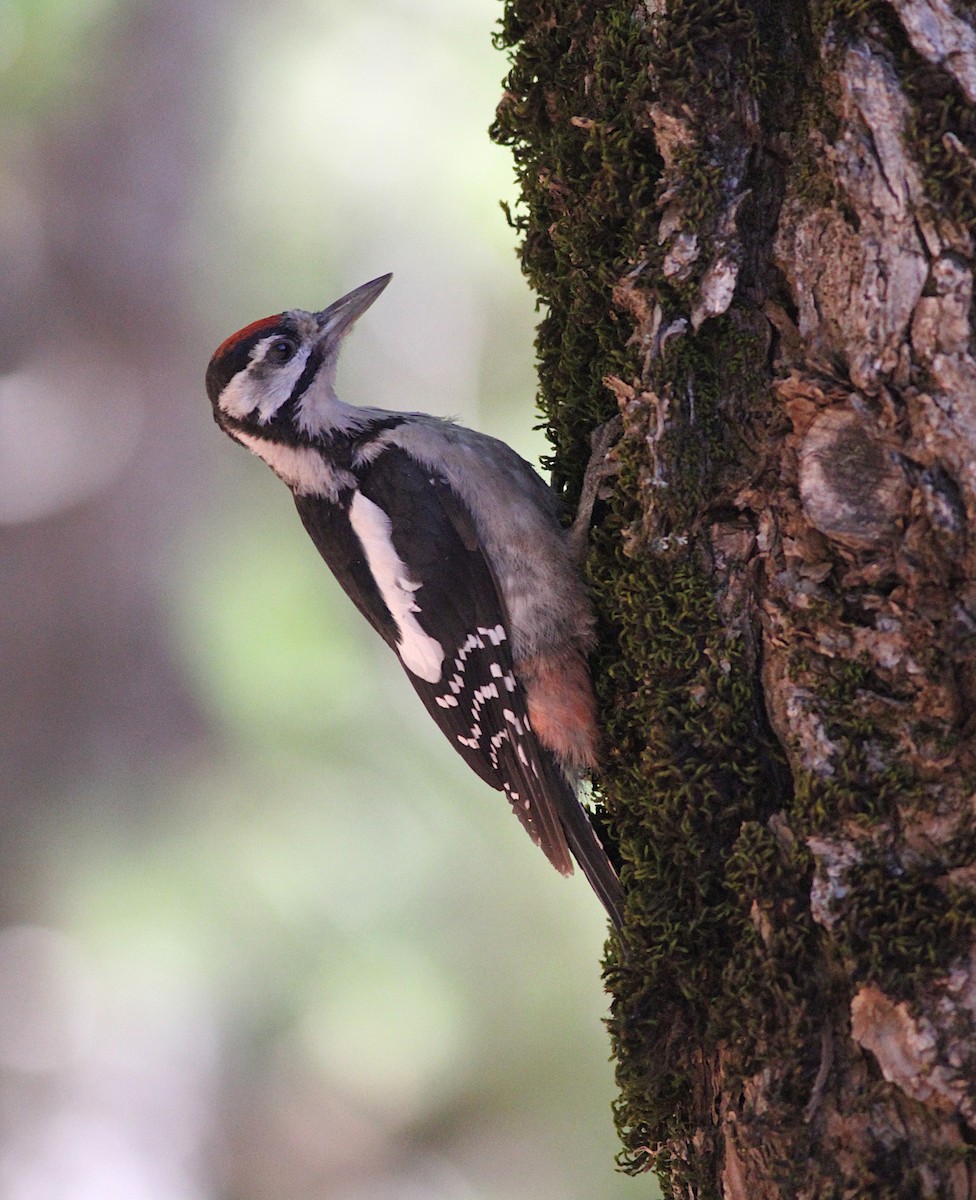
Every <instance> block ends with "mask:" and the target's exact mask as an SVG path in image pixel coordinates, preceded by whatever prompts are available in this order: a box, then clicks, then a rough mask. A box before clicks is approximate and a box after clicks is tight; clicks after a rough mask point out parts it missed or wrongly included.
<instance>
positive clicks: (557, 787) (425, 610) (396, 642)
mask: <svg viewBox="0 0 976 1200" xmlns="http://www.w3.org/2000/svg"><path fill="white" fill-rule="evenodd" d="M295 502H296V505H297V507H298V511H299V514H300V516H301V518H302V521H303V523H304V525H305V527H306V529H307V530H308V532H309V534H310V536H311V537H312V540H313V541H314V542H315V544H316V546H317V547H318V549H319V552H320V553H321V554H322V556H323V557H324V558H325V560H326V562H327V563H328V564H329V566H330V567H331V568H332V571H333V573H334V574H335V575H336V577H337V579H338V580H339V583H340V584H341V585H342V587H343V588H344V589H345V591H346V592H347V593H348V594H349V596H350V598H351V599H352V600H353V602H354V603H355V604H356V605H357V607H358V608H359V609H360V611H361V612H362V613H363V614H364V615H365V616H366V618H367V620H369V622H370V623H371V624H372V625H373V627H374V628H375V629H376V630H377V632H378V633H380V635H381V636H382V637H383V638H384V639H385V640H386V641H387V642H388V643H389V644H390V645H391V646H392V647H393V649H394V650H395V651H396V653H397V655H398V657H399V658H400V660H401V662H402V663H403V666H404V668H405V670H406V672H407V675H408V677H409V679H410V682H411V683H412V685H413V687H414V688H415V690H416V691H417V693H418V694H419V696H420V698H421V700H423V702H424V705H425V706H426V708H427V710H428V712H429V713H430V714H431V716H432V717H433V718H434V720H435V721H436V722H437V724H438V726H439V727H440V728H441V730H442V731H443V732H444V734H445V736H446V737H447V738H448V740H449V741H450V742H451V744H452V745H453V746H454V748H455V750H457V752H458V753H459V754H460V755H461V756H462V757H463V758H464V760H465V761H466V762H467V763H468V765H469V766H470V767H471V768H472V769H473V770H474V771H475V772H476V773H477V774H478V775H479V776H480V777H481V778H482V779H483V780H485V782H486V783H489V784H490V785H491V786H492V787H494V788H497V789H498V790H500V791H504V792H505V794H506V795H507V796H508V799H509V802H510V803H511V805H512V808H513V809H514V811H515V813H516V815H517V816H518V818H519V820H520V821H521V823H522V825H523V826H524V827H525V829H526V830H527V831H528V833H529V834H530V836H531V837H532V839H533V840H534V841H535V842H536V843H537V844H538V845H539V846H540V847H541V848H542V850H543V851H544V853H545V854H546V856H547V857H548V858H549V860H550V862H551V863H552V864H553V866H555V867H556V868H557V870H559V871H561V872H562V873H563V874H569V873H571V871H572V869H573V867H572V858H571V856H570V852H569V847H568V844H567V839H566V834H565V833H564V831H563V825H564V821H568V823H569V825H570V827H572V826H573V825H574V822H573V821H572V820H570V819H569V817H568V812H569V811H570V806H571V809H578V808H579V801H578V799H577V797H576V795H575V791H574V789H573V788H572V787H571V786H570V785H569V783H568V782H567V781H566V779H565V778H564V777H563V775H562V772H561V771H560V770H559V768H558V767H557V765H556V763H555V761H554V759H553V757H552V755H551V753H550V752H549V751H548V750H547V749H546V748H545V747H544V746H542V745H541V744H540V743H539V741H538V740H537V738H536V737H535V735H534V733H533V731H532V728H531V725H530V723H529V718H528V713H527V710H526V698H525V693H524V690H523V688H522V685H521V683H520V682H519V680H518V678H517V677H516V675H515V672H514V669H513V660H512V649H511V643H510V640H509V632H508V622H507V614H506V612H505V607H504V604H503V601H502V599H501V596H500V595H499V592H498V589H497V587H496V584H495V580H494V578H493V576H492V572H491V569H490V566H489V564H488V562H487V560H486V558H485V555H484V553H483V551H482V550H481V548H480V545H479V540H478V537H477V533H476V530H475V527H474V522H473V520H472V518H471V515H470V513H468V512H467V510H466V509H465V507H464V505H463V504H462V503H461V501H460V500H459V499H458V498H457V496H456V494H455V493H454V492H453V490H452V489H451V487H450V486H449V485H448V483H447V482H446V481H445V480H444V479H443V478H442V477H440V476H439V475H438V473H437V472H436V471H433V470H429V469H426V468H425V467H423V466H421V465H420V464H418V463H417V462H416V461H415V460H414V459H412V458H411V457H410V456H409V455H408V454H407V453H406V452H405V451H403V450H401V449H399V448H398V447H395V446H394V447H391V448H389V449H387V450H385V451H384V452H383V453H382V454H381V455H379V456H378V457H377V458H376V459H375V460H374V461H373V462H372V463H371V464H369V466H368V467H366V468H365V469H364V470H363V473H362V475H361V476H360V481H359V495H358V496H355V497H354V498H353V500H352V503H351V504H350V506H349V508H348V510H346V511H345V512H343V511H342V510H341V509H339V508H338V507H337V506H335V505H329V504H326V503H324V502H322V501H319V500H316V499H315V498H313V497H301V496H296V499H295ZM384 539H385V544H384ZM401 569H402V570H401ZM398 572H399V575H400V578H399V579H398V578H397V575H398ZM377 580H379V581H380V582H379V585H378V583H377ZM561 814H562V815H561Z"/></svg>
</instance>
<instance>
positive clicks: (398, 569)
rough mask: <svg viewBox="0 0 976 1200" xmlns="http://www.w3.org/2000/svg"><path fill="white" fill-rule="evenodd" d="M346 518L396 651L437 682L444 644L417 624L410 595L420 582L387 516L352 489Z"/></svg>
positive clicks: (408, 664)
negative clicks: (388, 619) (386, 613)
mask: <svg viewBox="0 0 976 1200" xmlns="http://www.w3.org/2000/svg"><path fill="white" fill-rule="evenodd" d="M349 521H350V523H351V525H352V528H353V532H354V533H355V534H356V537H358V538H359V541H360V544H361V545H362V548H363V551H364V553H365V555H366V561H367V562H368V563H369V569H370V571H371V572H372V575H373V578H374V579H375V580H376V586H377V587H378V588H379V592H380V595H381V596H382V597H383V603H384V604H385V605H386V607H387V608H388V609H389V610H390V615H391V616H392V617H393V620H394V621H395V622H396V627H397V634H398V636H397V652H398V653H399V655H400V659H401V661H402V662H403V665H404V666H405V667H406V668H407V670H408V671H411V672H412V673H413V674H414V675H416V676H418V677H419V678H420V679H425V680H426V681H427V682H428V683H438V682H439V681H440V678H441V668H442V666H443V664H444V648H443V647H442V646H441V644H440V642H438V641H437V640H436V638H432V637H431V636H430V635H429V634H427V633H425V632H424V631H423V629H422V628H421V627H420V623H419V622H418V621H417V618H416V617H415V616H414V613H418V612H420V606H419V605H418V604H417V601H416V599H415V597H414V592H416V591H417V590H418V589H419V588H420V587H421V586H422V585H421V584H419V583H414V582H413V580H412V579H411V578H410V574H409V572H408V571H407V567H406V564H405V563H404V562H403V560H402V559H401V558H400V556H399V554H397V552H396V549H395V547H394V545H393V537H392V533H393V525H392V523H391V521H390V518H389V517H388V516H387V515H386V513H385V512H384V511H383V510H382V509H381V508H380V507H379V505H378V504H374V503H373V501H372V500H369V499H367V498H366V497H365V496H364V495H363V494H362V492H356V493H355V494H354V496H353V499H352V504H350V506H349Z"/></svg>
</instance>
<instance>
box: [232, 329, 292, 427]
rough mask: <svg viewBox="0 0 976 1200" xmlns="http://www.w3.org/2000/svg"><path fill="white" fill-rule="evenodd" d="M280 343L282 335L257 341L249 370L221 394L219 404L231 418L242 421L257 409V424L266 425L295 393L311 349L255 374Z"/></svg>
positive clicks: (240, 373)
mask: <svg viewBox="0 0 976 1200" xmlns="http://www.w3.org/2000/svg"><path fill="white" fill-rule="evenodd" d="M278 341H281V336H280V335H277V336H274V337H267V338H263V339H262V340H261V341H260V342H258V344H257V345H256V346H255V347H254V349H253V350H252V351H251V361H250V363H249V364H248V366H247V369H246V370H244V371H239V372H238V373H237V375H235V376H234V378H233V379H232V380H231V381H230V383H229V384H228V385H227V386H226V387H225V388H224V390H223V391H222V392H221V393H220V399H219V400H218V402H217V403H218V404H219V405H220V408H221V409H222V410H223V411H224V412H225V413H227V415H228V416H229V417H236V418H237V420H238V421H243V420H244V418H245V417H248V416H250V414H251V413H253V412H254V411H255V410H257V414H258V421H259V422H260V423H261V424H262V425H267V423H268V422H269V421H270V420H272V418H273V417H274V415H275V413H276V412H277V411H278V409H279V408H281V406H282V405H283V404H285V403H286V402H287V400H288V397H289V396H290V395H291V394H292V392H293V391H294V390H295V384H296V383H298V381H299V379H301V377H302V372H303V371H304V370H305V364H306V363H307V362H308V356H309V354H310V353H311V347H310V346H301V347H299V350H298V353H297V354H296V355H295V357H294V358H293V359H290V360H289V361H288V362H286V363H282V365H281V366H280V367H275V368H274V370H273V371H271V372H268V371H267V369H265V371H264V372H262V373H261V374H260V375H255V372H254V368H255V367H256V366H259V365H260V364H261V363H262V362H263V361H264V356H265V354H267V352H268V347H269V346H271V345H272V344H273V343H274V342H278Z"/></svg>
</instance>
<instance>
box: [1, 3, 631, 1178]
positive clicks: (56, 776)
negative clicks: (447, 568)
mask: <svg viewBox="0 0 976 1200" xmlns="http://www.w3.org/2000/svg"><path fill="white" fill-rule="evenodd" d="M499 15H500V8H499V5H498V4H497V0H279V2H278V3H275V4H273V5H268V4H264V3H257V2H250V0H142V2H136V0H0V780H2V784H0V786H2V789H3V795H2V804H0V820H2V828H0V1196H2V1197H3V1200H89V1198H90V1200H318V1198H322V1197H328V1198H329V1200H333V1198H335V1200H360V1198H363V1200H366V1198H368V1200H408V1198H409V1200H415V1198H416V1200H420V1198H423V1200H439V1198H442V1197H443V1198H445V1200H448V1198H449V1200H482V1198H484V1200H488V1198H491V1200H496V1198H498V1200H502V1198H504V1200H521V1198H523V1197H524V1198H529V1197H531V1198H532V1200H546V1198H549V1197H552V1198H554V1200H555V1198H559V1200H573V1198H575V1197H580V1198H583V1197H586V1198H587V1200H594V1198H595V1200H600V1198H607V1200H613V1198H615V1197H625V1196H635V1195H638V1194H640V1195H646V1194H647V1191H648V1186H647V1183H646V1182H644V1183H641V1184H637V1183H635V1182H633V1181H630V1180H627V1179H625V1178H623V1177H622V1176H620V1175H617V1174H615V1173H614V1170H613V1156H614V1154H615V1151H616V1143H615V1138H614V1135H613V1132H612V1123H611V1116H610V1104H611V1100H612V1096H613V1085H612V1071H611V1067H610V1065H609V1064H608V1062H607V1054H608V1045H607V1039H606V1033H605V1030H604V1028H603V1026H602V1024H601V1019H602V1017H603V1015H604V1013H605V996H604V995H603V993H602V990H601V985H600V980H599V969H598V961H599V955H600V947H601V943H602V937H603V933H604V922H603V918H602V915H601V912H600V909H599V906H598V904H597V903H596V901H595V900H594V899H593V897H592V896H591V895H590V894H589V892H588V890H587V888H586V886H585V884H584V883H583V882H582V881H581V880H579V879H575V880H572V881H568V882H567V881H565V880H561V879H560V878H559V877H558V876H556V875H555V873H554V872H552V871H551V869H550V868H549V867H548V865H547V864H546V862H545V861H544V859H543V857H542V855H541V854H540V853H539V852H538V851H537V850H536V849H535V848H534V847H533V846H532V845H531V844H530V842H529V841H528V839H527V838H526V837H525V836H524V834H523V833H522V831H521V829H520V828H519V827H518V825H517V823H516V822H515V821H514V820H512V818H511V816H510V815H509V813H508V812H507V811H506V806H505V804H504V802H503V801H501V800H500V799H499V798H498V797H497V796H496V795H495V794H494V793H491V792H489V791H488V790H487V789H485V788H484V787H482V786H481V785H480V784H479V783H478V781H477V780H476V779H475V778H474V777H473V776H470V775H469V774H468V773H467V772H466V769H465V767H464V766H463V764H462V762H461V760H460V759H459V758H457V757H456V756H454V755H453V754H452V753H451V751H450V748H449V747H448V745H447V743H446V742H445V741H443V739H442V738H441V735H440V734H438V733H437V731H436V730H435V729H434V728H433V727H432V725H431V724H430V722H429V721H428V719H427V718H426V716H425V714H424V713H423V711H422V710H421V706H420V705H419V704H418V703H417V702H416V700H415V697H414V696H413V693H412V692H411V690H410V688H409V685H408V684H407V683H406V680H405V679H404V678H402V677H401V674H400V672H399V670H398V668H397V667H396V664H395V662H394V661H393V659H392V657H391V656H390V655H389V653H388V652H387V651H386V650H385V648H384V647H382V646H381V645H379V644H378V643H377V642H376V641H375V640H374V639H372V636H371V635H370V634H369V633H368V631H367V630H366V628H365V626H364V625H363V623H362V622H361V620H360V619H359V617H358V616H357V614H356V613H355V612H354V611H353V610H352V607H351V605H349V604H348V602H346V601H345V599H344V598H343V597H342V596H341V595H340V594H339V591H338V588H337V587H336V585H335V584H334V583H333V582H332V580H331V577H330V576H329V575H328V573H327V572H326V570H325V568H324V566H323V565H322V564H321V562H320V561H319V560H318V558H317V556H316V555H315V553H314V551H313V549H312V547H311V545H310V543H308V542H307V540H306V539H305V535H304V533H303V532H302V530H301V528H300V526H299V522H298V520H297V518H296V516H295V513H294V511H293V508H292V505H291V501H290V498H289V496H288V494H287V492H286V490H285V489H284V488H283V486H282V485H281V484H279V483H278V482H277V481H276V480H275V479H274V478H273V477H272V476H271V474H270V472H268V471H267V470H266V468H264V467H263V465H261V464H260V463H258V462H257V460H255V459H252V458H250V457H249V456H247V455H246V454H245V453H244V452H243V451H241V450H240V449H239V448H237V447H234V446H233V445H232V444H231V443H230V442H229V441H227V440H226V439H224V438H223V437H221V436H220V435H219V434H218V432H217V430H216V428H215V427H214V425H213V424H212V421H211V418H210V413H209V408H208V404H207V401H206V398H205V396H204V393H203V383H202V379H203V372H204V368H205V366H206V363H207V359H208V358H209V355H210V352H211V350H212V349H213V347H214V346H215V345H216V344H217V343H218V342H219V341H221V340H222V339H223V338H224V337H225V336H226V335H227V334H228V333H230V332H232V331H233V330H234V329H236V328H238V327H240V326H241V325H243V324H245V323H247V322H249V321H250V320H252V319H254V318H257V317H259V316H262V315H265V314H267V313H271V312H276V311H280V310H281V309H283V308H287V307H293V306H304V307H308V308H318V307H322V306H324V305H325V304H326V303H328V302H329V301H331V300H333V299H335V298H336V297H337V296H339V295H340V294H342V293H343V292H345V291H347V290H348V289H350V288H352V287H354V286H356V285H358V284H360V283H362V282H364V281H365V280H367V279H370V278H372V277H373V276H375V275H378V274H380V273H382V272H385V271H393V272H394V273H395V280H394V284H393V286H392V287H391V288H390V289H389V290H388V291H387V292H386V293H385V294H384V296H383V298H382V300H381V302H380V303H379V304H377V306H376V307H375V308H374V309H373V310H371V312H370V314H369V317H368V319H367V320H365V321H364V322H363V323H362V325H361V326H360V327H359V328H358V329H357V331H356V333H355V335H354V336H353V337H352V338H351V339H350V342H349V344H348V345H347V349H346V358H345V361H344V363H343V365H342V369H341V372H340V391H341V393H342V394H343V395H344V396H345V397H346V398H347V399H349V400H353V401H362V402H367V403H379V404H382V405H388V406H389V407H398V408H399V407H402V408H405V409H411V408H421V409H426V410H429V411H435V412H438V413H442V414H451V415H457V416H459V417H460V418H461V419H462V420H464V421H465V422H469V423H472V424H476V425H477V426H479V427H480V428H482V429H485V430H487V431H489V432H491V433H494V434H497V435H500V436H503V437H505V438H507V439H508V440H509V441H511V442H512V443H513V444H515V445H516V446H517V447H518V448H519V449H520V450H521V451H522V452H523V453H524V454H525V455H526V456H528V457H532V458H535V457H537V456H538V454H539V453H540V452H541V451H542V450H543V445H542V442H541V437H540V435H539V434H537V433H534V432H533V430H532V425H533V423H534V419H535V418H534V406H533V400H532V397H533V394H534V380H533V367H532V336H533V327H534V324H535V320H536V316H535V313H534V309H533V300H532V297H531V296H530V294H529V293H528V290H527V288H526V286H525V284H524V282H523V281H522V279H521V276H520V274H519V271H518V264H517V260H516V255H515V249H514V235H513V233H512V232H511V230H510V229H509V228H508V227H507V225H506V222H505V219H504V217H503V215H502V213H501V211H500V209H499V206H498V202H499V200H500V199H503V198H509V199H510V198H512V194H513V185H512V168H511V163H510V160H509V156H508V153H507V152H506V151H504V150H502V149H499V148H497V147H494V146H492V145H491V144H490V142H489V140H488V137H487V134H486V128H487V126H488V124H489V123H490V121H491V118H492V113H493V109H494V106H495V104H496V103H497V100H498V98H499V95H500V91H501V80H502V78H503V75H504V72H505V61H504V58H503V57H502V56H501V55H500V54H499V53H497V52H496V51H495V50H493V49H492V46H491V41H490V36H491V32H492V29H493V27H494V24H495V22H496V21H497V19H498V17H499Z"/></svg>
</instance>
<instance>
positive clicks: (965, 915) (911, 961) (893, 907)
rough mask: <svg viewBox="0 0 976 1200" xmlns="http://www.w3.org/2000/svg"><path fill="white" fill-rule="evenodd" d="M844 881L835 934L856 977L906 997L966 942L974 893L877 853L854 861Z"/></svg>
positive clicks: (975, 927) (975, 905)
mask: <svg viewBox="0 0 976 1200" xmlns="http://www.w3.org/2000/svg"><path fill="white" fill-rule="evenodd" d="M846 883H847V885H848V887H849V892H848V895H847V896H846V897H845V898H844V902H843V906H842V909H841V913H840V916H839V919H838V922H837V925H836V926H835V933H836V936H837V938H838V941H839V944H840V945H841V948H842V950H843V951H844V954H845V956H846V958H847V959H848V960H849V961H850V962H851V963H852V964H853V978H854V980H855V982H856V983H874V984H877V985H878V987H880V988H881V989H882V991H884V992H885V993H886V994H887V995H888V996H891V997H892V998H893V999H896V1000H900V999H911V998H912V997H913V996H914V995H915V994H917V991H918V989H919V987H921V986H923V985H924V984H925V983H927V982H928V981H930V980H931V979H932V978H933V977H934V976H935V975H937V974H942V973H944V970H945V967H946V965H947V964H948V963H949V962H951V961H952V960H953V959H954V958H957V957H958V956H959V955H961V954H963V953H965V952H967V951H968V949H969V947H970V946H971V945H972V941H973V935H974V933H976V896H974V894H973V893H972V891H971V890H969V889H956V888H953V887H951V886H950V887H943V886H940V885H939V883H938V881H937V880H936V879H935V878H932V877H926V876H925V875H924V874H922V873H920V872H913V873H912V874H908V873H906V872H905V871H904V870H903V869H902V868H901V867H900V866H899V865H898V864H897V863H896V862H895V861H893V860H892V859H891V858H890V857H889V858H886V857H884V856H882V855H876V856H872V857H870V858H868V859H867V860H866V861H864V862H862V863H860V864H858V865H857V866H856V867H855V868H853V869H852V870H851V872H850V874H849V876H848V878H847V880H846ZM936 934H937V936H936Z"/></svg>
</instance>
